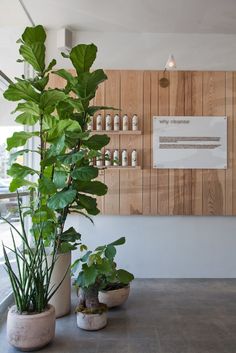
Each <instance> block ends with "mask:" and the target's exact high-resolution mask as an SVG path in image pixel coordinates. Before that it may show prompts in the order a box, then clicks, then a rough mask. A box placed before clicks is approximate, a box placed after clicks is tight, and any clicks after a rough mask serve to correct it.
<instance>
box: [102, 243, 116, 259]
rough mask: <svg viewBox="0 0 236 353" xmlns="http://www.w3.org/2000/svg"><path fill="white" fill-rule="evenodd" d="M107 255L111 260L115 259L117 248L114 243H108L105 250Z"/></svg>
mask: <svg viewBox="0 0 236 353" xmlns="http://www.w3.org/2000/svg"><path fill="white" fill-rule="evenodd" d="M105 256H106V257H107V258H108V259H109V260H113V259H114V257H115V256H116V248H115V246H114V245H111V244H109V245H107V247H106V250H105Z"/></svg>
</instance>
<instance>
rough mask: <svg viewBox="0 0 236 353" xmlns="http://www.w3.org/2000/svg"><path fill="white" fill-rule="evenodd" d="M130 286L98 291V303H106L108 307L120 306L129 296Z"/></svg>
mask: <svg viewBox="0 0 236 353" xmlns="http://www.w3.org/2000/svg"><path fill="white" fill-rule="evenodd" d="M129 292H130V286H126V287H123V288H119V289H114V290H108V291H100V292H99V295H98V299H99V302H100V303H103V304H106V306H107V307H108V308H114V307H115V306H120V305H122V304H124V303H125V302H126V300H127V299H128V297H129Z"/></svg>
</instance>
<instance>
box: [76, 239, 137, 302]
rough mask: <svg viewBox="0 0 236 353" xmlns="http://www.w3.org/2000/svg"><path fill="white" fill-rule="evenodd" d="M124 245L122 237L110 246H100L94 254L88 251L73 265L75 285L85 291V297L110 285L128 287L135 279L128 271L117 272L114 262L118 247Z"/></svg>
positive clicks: (120, 270) (119, 270)
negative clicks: (91, 291)
mask: <svg viewBox="0 0 236 353" xmlns="http://www.w3.org/2000/svg"><path fill="white" fill-rule="evenodd" d="M124 243H125V238H124V237H121V238H119V239H117V240H116V241H114V242H112V243H110V244H107V245H102V246H98V247H97V248H96V249H95V250H94V251H93V252H92V251H87V252H86V253H85V254H84V255H83V256H82V257H81V258H79V259H77V260H76V261H75V262H74V263H73V265H72V267H71V268H72V272H73V273H74V274H75V275H76V274H77V277H76V280H75V284H76V285H77V286H79V287H80V288H82V289H83V290H85V295H86V290H88V289H93V288H97V289H98V290H101V289H104V288H105V287H106V286H107V285H108V284H109V283H119V284H120V283H122V284H123V285H127V284H128V283H130V282H131V281H132V280H133V279H134V276H133V275H132V274H131V273H129V272H128V271H126V270H123V269H118V270H117V268H116V263H115V262H114V258H115V255H116V246H119V245H122V244H124ZM78 270H79V272H78Z"/></svg>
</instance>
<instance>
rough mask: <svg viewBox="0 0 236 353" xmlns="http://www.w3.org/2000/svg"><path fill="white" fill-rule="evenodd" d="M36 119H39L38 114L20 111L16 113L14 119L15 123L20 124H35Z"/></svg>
mask: <svg viewBox="0 0 236 353" xmlns="http://www.w3.org/2000/svg"><path fill="white" fill-rule="evenodd" d="M38 120H39V116H36V115H30V114H28V113H22V114H20V115H18V116H17V118H16V119H15V121H16V122H17V123H19V124H22V125H29V126H32V125H35V124H36V123H37V121H38Z"/></svg>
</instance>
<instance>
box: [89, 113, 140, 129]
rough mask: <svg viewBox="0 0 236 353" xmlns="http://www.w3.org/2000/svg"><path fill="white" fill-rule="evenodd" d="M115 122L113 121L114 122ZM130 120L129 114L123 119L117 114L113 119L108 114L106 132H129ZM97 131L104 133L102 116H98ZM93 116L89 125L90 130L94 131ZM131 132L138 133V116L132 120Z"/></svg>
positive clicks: (134, 116)
mask: <svg viewBox="0 0 236 353" xmlns="http://www.w3.org/2000/svg"><path fill="white" fill-rule="evenodd" d="M112 120H113V121H112ZM129 120H130V118H129V117H128V115H127V114H125V115H124V116H123V117H122V118H121V117H120V116H119V115H118V114H116V115H115V116H114V118H113V119H112V117H111V115H110V114H107V115H106V117H105V130H106V131H112V130H113V131H120V130H122V131H128V130H129ZM95 123H96V130H97V131H102V130H103V117H102V115H101V114H98V115H97V117H96V122H95ZM93 125H94V121H93V116H91V117H90V122H89V123H88V130H93ZM131 130H132V131H137V130H138V116H137V115H136V114H134V115H133V117H132V119H131Z"/></svg>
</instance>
